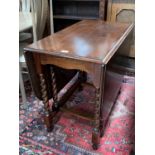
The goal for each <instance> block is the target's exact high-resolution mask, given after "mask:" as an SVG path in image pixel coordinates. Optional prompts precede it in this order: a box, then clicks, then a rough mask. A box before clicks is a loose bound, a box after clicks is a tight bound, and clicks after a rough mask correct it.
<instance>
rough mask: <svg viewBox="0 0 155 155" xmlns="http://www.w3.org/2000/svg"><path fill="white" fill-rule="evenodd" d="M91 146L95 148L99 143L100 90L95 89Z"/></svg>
mask: <svg viewBox="0 0 155 155" xmlns="http://www.w3.org/2000/svg"><path fill="white" fill-rule="evenodd" d="M92 143H93V145H92V147H93V149H95V150H97V149H98V146H99V143H100V91H99V89H96V104H95V121H94V128H93V133H92Z"/></svg>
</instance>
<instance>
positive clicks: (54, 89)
mask: <svg viewBox="0 0 155 155" xmlns="http://www.w3.org/2000/svg"><path fill="white" fill-rule="evenodd" d="M51 77H52V78H51V79H52V90H53V101H54V103H53V106H52V110H53V111H58V109H59V105H58V96H57V95H58V94H57V85H56V78H55V73H54V71H53V67H51ZM62 78H63V77H62Z"/></svg>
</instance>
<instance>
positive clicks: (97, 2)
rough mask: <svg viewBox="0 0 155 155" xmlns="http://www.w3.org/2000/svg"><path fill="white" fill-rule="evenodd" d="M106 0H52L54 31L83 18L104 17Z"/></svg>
mask: <svg viewBox="0 0 155 155" xmlns="http://www.w3.org/2000/svg"><path fill="white" fill-rule="evenodd" d="M105 1H106V0H53V20H54V31H55V32H57V31H59V30H61V29H63V28H65V27H67V26H69V25H72V24H74V23H76V22H79V21H81V20H85V19H99V18H100V19H103V20H104V18H105Z"/></svg>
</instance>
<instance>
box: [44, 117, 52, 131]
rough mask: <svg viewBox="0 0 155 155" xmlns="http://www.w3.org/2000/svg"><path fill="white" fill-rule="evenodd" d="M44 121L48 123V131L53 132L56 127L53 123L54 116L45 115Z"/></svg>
mask: <svg viewBox="0 0 155 155" xmlns="http://www.w3.org/2000/svg"><path fill="white" fill-rule="evenodd" d="M44 122H45V124H46V127H47V131H48V132H51V131H52V130H53V128H54V125H53V123H52V122H53V121H52V116H51V115H48V116H44Z"/></svg>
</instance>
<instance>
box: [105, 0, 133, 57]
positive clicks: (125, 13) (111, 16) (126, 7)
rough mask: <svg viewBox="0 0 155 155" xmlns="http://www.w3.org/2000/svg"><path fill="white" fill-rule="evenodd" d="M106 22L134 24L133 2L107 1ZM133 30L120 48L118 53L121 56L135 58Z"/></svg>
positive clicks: (127, 0)
mask: <svg viewBox="0 0 155 155" xmlns="http://www.w3.org/2000/svg"><path fill="white" fill-rule="evenodd" d="M107 21H109V22H122V23H132V22H135V4H134V2H133V1H129V0H126V1H124V2H123V1H122V2H119V3H118V2H115V1H112V0H108V11H107ZM134 33H135V32H134V30H133V32H132V33H131V34H130V36H128V38H127V41H126V44H124V46H122V47H121V48H120V49H119V51H118V53H120V54H121V55H125V56H129V57H135V44H134V42H135V38H134Z"/></svg>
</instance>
